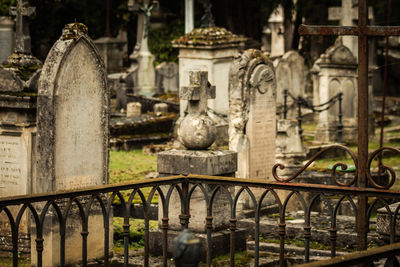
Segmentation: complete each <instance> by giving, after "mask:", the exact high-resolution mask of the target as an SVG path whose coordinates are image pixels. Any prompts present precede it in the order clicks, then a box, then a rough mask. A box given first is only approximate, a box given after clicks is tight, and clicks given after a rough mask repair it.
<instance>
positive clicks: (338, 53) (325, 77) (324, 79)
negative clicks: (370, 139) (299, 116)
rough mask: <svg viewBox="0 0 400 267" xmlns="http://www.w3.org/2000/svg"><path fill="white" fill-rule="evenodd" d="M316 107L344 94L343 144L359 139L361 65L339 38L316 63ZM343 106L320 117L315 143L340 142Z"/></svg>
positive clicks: (331, 109) (335, 105)
mask: <svg viewBox="0 0 400 267" xmlns="http://www.w3.org/2000/svg"><path fill="white" fill-rule="evenodd" d="M315 65H316V67H314V70H315V71H314V75H316V76H317V77H318V78H315V80H318V81H315V82H314V85H318V88H314V98H315V99H314V104H322V103H326V102H328V100H330V99H331V98H332V97H334V96H336V95H337V94H338V93H339V92H341V93H343V102H342V113H343V140H344V141H353V142H354V141H355V140H356V139H357V103H355V102H354V100H355V99H357V95H358V94H357V61H356V58H355V57H354V56H353V54H352V53H351V51H350V49H349V48H347V47H346V46H344V45H343V44H342V42H341V39H340V38H339V39H338V40H337V41H336V43H335V44H334V45H333V46H331V47H329V48H328V49H327V50H326V52H325V53H324V54H322V55H321V57H320V58H319V59H318V60H317V61H316V62H315ZM338 114H339V103H338V102H336V103H335V104H334V105H333V106H332V107H331V108H329V110H326V111H323V112H321V113H320V114H319V119H318V125H317V132H316V135H315V140H317V141H322V142H336V141H337V129H338V127H337V126H338Z"/></svg>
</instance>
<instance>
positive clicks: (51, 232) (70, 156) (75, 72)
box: [32, 23, 112, 266]
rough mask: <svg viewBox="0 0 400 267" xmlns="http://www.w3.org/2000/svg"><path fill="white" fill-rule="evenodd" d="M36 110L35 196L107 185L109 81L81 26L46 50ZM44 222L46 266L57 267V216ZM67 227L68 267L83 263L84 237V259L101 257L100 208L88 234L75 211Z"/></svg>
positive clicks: (95, 208) (93, 214)
mask: <svg viewBox="0 0 400 267" xmlns="http://www.w3.org/2000/svg"><path fill="white" fill-rule="evenodd" d="M37 110H38V118H37V120H38V137H37V139H38V141H37V143H38V148H37V150H38V152H37V153H38V167H37V170H38V173H37V176H36V178H35V179H34V181H33V185H34V188H33V192H34V193H40V192H51V191H55V190H68V189H76V188H82V187H87V186H94V185H101V184H107V183H108V142H109V141H108V139H109V126H108V118H109V114H108V112H109V91H108V89H107V76H106V70H105V67H104V63H103V61H102V59H101V56H100V55H99V53H98V51H97V49H96V47H95V45H94V43H93V42H92V40H91V39H90V38H89V36H88V35H87V27H86V26H85V25H83V24H81V23H71V24H68V25H66V27H65V28H64V29H63V32H62V36H61V38H60V39H59V40H58V41H57V42H56V43H55V44H54V45H53V47H52V49H51V50H50V52H49V55H48V56H47V58H46V61H45V63H44V66H43V73H42V75H41V77H40V80H39V91H38V107H37ZM60 205H61V206H62V204H60ZM47 219H48V220H47V221H46V223H47V225H46V226H45V227H44V229H45V232H44V233H43V236H44V240H45V242H44V251H43V259H44V261H45V263H44V266H56V265H58V264H59V261H60V258H59V254H60V253H59V249H57V248H58V245H59V242H60V241H59V239H60V233H59V231H60V230H59V226H58V222H57V218H56V216H55V215H54V216H50V217H49V218H47ZM66 227H67V229H68V234H67V235H66V240H65V242H66V245H65V247H66V248H70V249H67V250H66V252H65V253H66V255H65V259H66V264H76V263H77V262H79V261H80V260H81V258H82V257H81V246H82V237H83V236H84V235H85V236H86V237H87V244H88V247H89V248H90V249H89V250H88V259H94V258H101V257H102V256H103V255H104V243H103V242H99V240H103V238H104V226H103V215H102V212H101V210H100V208H99V207H98V205H95V206H93V207H92V209H91V216H90V219H89V226H88V227H89V228H88V233H87V232H83V230H82V229H81V220H80V216H79V214H78V213H77V211H74V212H71V214H70V215H69V217H68V220H67V225H66ZM32 232H33V230H32ZM110 234H111V235H112V231H111V233H110ZM33 236H35V235H34V233H33ZM32 240H33V241H32V248H35V247H36V242H35V241H34V238H32ZM111 240H112V238H111ZM111 242H112V241H111ZM110 247H112V244H111V246H110ZM35 257H36V253H33V254H32V262H33V263H34V262H36V261H35V260H36V259H35Z"/></svg>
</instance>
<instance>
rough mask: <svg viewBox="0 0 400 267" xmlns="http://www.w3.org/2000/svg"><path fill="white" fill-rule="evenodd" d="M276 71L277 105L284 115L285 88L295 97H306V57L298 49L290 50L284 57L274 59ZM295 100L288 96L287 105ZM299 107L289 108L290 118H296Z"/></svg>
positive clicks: (289, 105) (290, 104)
mask: <svg viewBox="0 0 400 267" xmlns="http://www.w3.org/2000/svg"><path fill="white" fill-rule="evenodd" d="M274 66H275V72H276V83H277V88H276V105H277V109H278V112H280V114H282V115H283V112H282V111H283V104H284V90H287V91H288V93H290V94H291V95H292V96H293V97H295V98H297V97H302V98H305V97H306V93H305V87H306V79H305V77H306V68H305V66H304V58H303V57H302V56H301V55H300V54H299V53H298V52H297V51H289V52H287V53H285V54H284V55H283V57H282V58H280V59H276V60H275V61H274ZM292 104H293V100H292V98H291V97H288V98H287V106H288V107H291V106H292ZM296 116H297V109H296V108H291V109H288V118H295V117H296Z"/></svg>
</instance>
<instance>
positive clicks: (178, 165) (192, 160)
mask: <svg viewBox="0 0 400 267" xmlns="http://www.w3.org/2000/svg"><path fill="white" fill-rule="evenodd" d="M236 169H237V153H236V152H233V151H226V150H225V151H212V150H171V151H164V152H160V153H159V154H158V159H157V171H158V172H159V174H160V176H171V175H178V174H199V175H214V176H231V177H233V176H234V175H235V172H236ZM190 188H191V186H190ZM190 188H189V190H190ZM207 189H208V190H210V189H212V188H207ZM166 190H168V189H167V188H163V191H165V193H166ZM169 203H170V204H169V221H168V223H169V226H168V229H169V231H168V235H169V236H168V239H169V240H170V242H172V240H173V238H174V237H175V236H176V235H177V234H178V233H179V232H180V231H181V224H180V220H179V215H180V214H181V205H180V200H179V196H178V194H177V193H176V192H174V193H173V194H172V196H171V200H170V202H169ZM206 216H207V207H206V205H205V200H204V195H203V193H202V191H201V190H200V189H199V188H196V189H195V191H194V193H193V195H192V197H191V201H190V220H189V229H190V230H191V231H193V232H195V233H197V234H198V236H199V238H200V239H201V241H202V251H203V256H204V255H205V240H206V239H205V235H204V234H205V233H206V220H205V219H206ZM212 216H213V221H212V223H213V237H212V242H213V244H214V245H213V246H215V247H216V248H217V247H219V248H220V247H227V248H229V246H227V243H228V242H227V241H228V240H229V238H228V237H229V235H228V234H229V231H224V230H227V229H228V226H229V219H230V218H231V214H230V205H229V201H228V198H227V197H226V196H225V195H224V194H221V193H218V194H217V196H216V198H215V200H214V202H213V213H212ZM159 218H160V220H159V224H160V225H161V223H162V222H161V218H162V205H161V203H160V204H159ZM171 230H172V231H171ZM221 231H222V232H221ZM239 232H240V233H241V231H239ZM239 235H240V236H241V238H238V239H237V242H238V243H243V242H244V241H245V239H244V234H243V233H241V234H239ZM160 237H161V232H159V231H157V232H152V233H151V235H150V240H151V241H150V247H151V251H153V252H152V253H157V252H160V251H161V250H160V247H159V244H160V242H159V240H160ZM157 240H158V241H157ZM238 246H239V247H240V245H238ZM171 247H172V246H171ZM216 251H217V250H216ZM225 252H226V251H225ZM221 253H223V250H221V251H218V255H219V254H221ZM203 258H204V257H203Z"/></svg>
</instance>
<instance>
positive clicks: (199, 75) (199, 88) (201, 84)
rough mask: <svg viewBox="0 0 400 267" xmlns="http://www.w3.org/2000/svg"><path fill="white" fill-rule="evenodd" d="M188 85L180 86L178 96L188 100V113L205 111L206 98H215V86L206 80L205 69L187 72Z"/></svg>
mask: <svg viewBox="0 0 400 267" xmlns="http://www.w3.org/2000/svg"><path fill="white" fill-rule="evenodd" d="M189 76H190V78H189V81H190V86H183V87H181V90H180V94H179V97H180V98H181V99H184V100H189V103H188V110H187V111H188V114H200V115H204V114H206V113H207V99H215V86H211V85H210V83H209V82H208V72H207V71H191V72H189Z"/></svg>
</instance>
